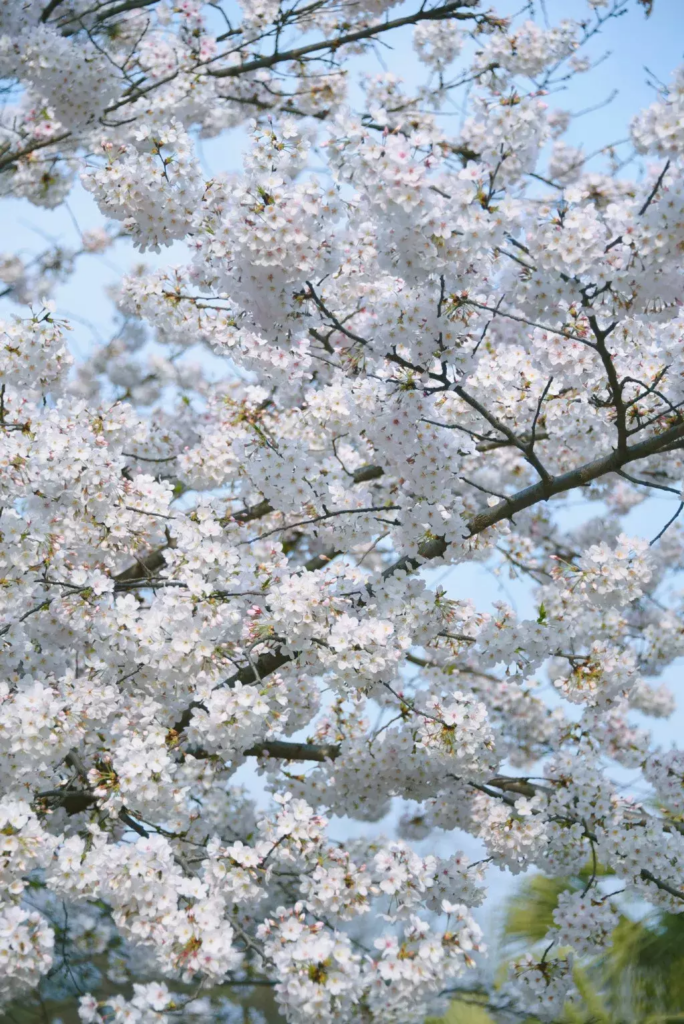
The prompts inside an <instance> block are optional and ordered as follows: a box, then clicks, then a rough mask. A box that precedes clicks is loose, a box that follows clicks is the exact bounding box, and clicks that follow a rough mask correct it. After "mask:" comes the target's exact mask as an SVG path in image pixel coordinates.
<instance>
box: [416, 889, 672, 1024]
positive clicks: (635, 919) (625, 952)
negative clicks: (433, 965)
mask: <svg viewBox="0 0 684 1024" xmlns="http://www.w3.org/2000/svg"><path fill="white" fill-rule="evenodd" d="M589 875H590V869H587V871H586V872H582V873H581V874H580V875H577V876H575V877H572V878H547V877H544V876H543V875H534V876H532V877H530V878H527V879H525V880H523V882H522V883H521V884H520V885H519V886H518V888H517V890H516V892H515V893H514V895H513V896H512V897H511V898H510V899H509V900H508V901H507V903H506V906H505V910H504V914H503V919H502V924H501V934H500V937H499V942H500V945H499V954H500V955H499V960H500V963H499V970H498V974H497V981H499V982H502V981H503V980H504V978H505V976H506V962H507V960H508V959H509V958H511V957H512V956H514V955H515V956H517V955H519V954H520V953H524V952H537V953H539V954H541V952H542V949H543V947H542V940H543V939H544V936H545V935H546V933H547V931H548V929H549V928H550V927H551V926H552V924H553V911H554V909H555V907H556V904H557V901H558V896H559V894H560V893H561V892H563V891H564V890H565V889H572V890H575V891H576V890H579V891H581V890H583V889H584V887H585V885H586V882H587V880H588V878H589ZM630 914H631V915H632V916H626V915H625V914H622V915H621V917H620V921H619V924H618V926H617V927H616V929H615V931H614V932H613V941H612V944H611V945H610V946H609V947H607V948H606V949H605V950H603V952H602V953H601V954H600V955H599V956H598V957H596V958H595V959H592V960H583V961H581V962H578V965H577V966H576V968H575V984H576V986H577V989H578V992H579V997H578V998H577V999H576V1000H574V1001H573V1002H572V1003H568V1004H566V1007H565V1010H564V1012H563V1015H562V1016H561V1017H560V1018H559V1020H558V1024H670V1022H672V1024H674V1022H675V1021H681V1022H684V914H681V915H678V914H668V913H659V912H650V913H648V914H646V915H644V916H642V917H639V916H638V908H635V907H632V908H630ZM504 1005H505V1004H504ZM503 1021H506V1022H508V1021H518V1022H520V1024H524V1022H529V1024H535V1022H536V1018H535V1017H530V1016H527V1015H526V1014H520V1013H514V1012H512V1011H511V1010H507V1009H503V1008H497V1007H496V1004H495V1005H494V1006H492V1005H491V1004H490V1003H488V996H487V994H485V993H484V992H478V991H464V992H462V993H458V994H455V996H454V999H453V1002H452V1003H451V1005H450V1007H449V1010H448V1012H447V1013H446V1014H445V1015H444V1016H443V1017H441V1018H439V1019H437V1018H431V1020H430V1021H429V1022H427V1024H501V1022H503Z"/></svg>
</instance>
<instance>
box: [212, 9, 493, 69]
mask: <svg viewBox="0 0 684 1024" xmlns="http://www.w3.org/2000/svg"><path fill="white" fill-rule="evenodd" d="M467 6H470V4H469V3H468V2H467V0H454V2H451V3H446V4H443V5H442V6H441V7H433V8H432V9H430V10H420V11H416V13H415V14H409V15H406V16H405V17H403V18H394V19H393V20H391V21H382V22H380V23H379V24H377V25H367V26H366V27H365V28H360V29H357V30H356V31H355V32H347V33H346V34H344V35H339V36H336V37H334V38H333V39H322V40H320V41H319V42H317V43H308V44H307V45H306V46H300V47H297V48H296V49H293V50H282V51H280V52H276V53H272V54H270V55H269V56H267V57H256V58H255V59H254V60H250V61H247V62H246V63H245V64H238V65H236V66H235V67H229V68H218V69H217V70H209V74H210V75H211V76H212V77H214V78H236V77H238V76H240V75H244V74H247V73H248V72H250V71H260V70H261V69H262V68H272V67H273V66H274V65H275V64H282V63H284V62H287V61H300V60H302V58H303V57H308V56H310V55H311V54H313V53H320V52H321V51H322V50H332V51H333V52H334V51H335V50H339V49H340V47H342V46H347V45H348V44H349V43H358V42H361V41H362V40H364V39H372V38H373V37H374V36H378V35H382V34H384V33H385V32H391V31H392V30H393V29H397V28H403V27H404V26H405V25H417V24H418V23H419V22H421V21H444V20H446V19H447V18H454V19H456V20H459V21H466V20H473V19H480V20H481V19H482V15H478V14H473V13H468V14H465V13H460V14H459V13H458V12H459V10H460V9H461V8H463V7H467Z"/></svg>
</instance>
